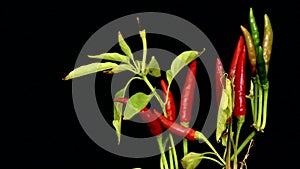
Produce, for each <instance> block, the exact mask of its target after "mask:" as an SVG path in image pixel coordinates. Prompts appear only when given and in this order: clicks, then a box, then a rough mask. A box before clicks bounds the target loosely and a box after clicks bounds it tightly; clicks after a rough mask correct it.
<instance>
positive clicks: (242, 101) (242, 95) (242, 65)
mask: <svg viewBox="0 0 300 169" xmlns="http://www.w3.org/2000/svg"><path fill="white" fill-rule="evenodd" d="M234 93H235V99H234V110H233V114H234V116H235V117H236V118H238V119H239V118H241V117H245V115H246V46H245V45H244V46H243V50H242V53H241V54H240V56H239V59H238V62H237V66H236V78H235V80H234Z"/></svg>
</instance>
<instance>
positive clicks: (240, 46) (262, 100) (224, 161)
mask: <svg viewBox="0 0 300 169" xmlns="http://www.w3.org/2000/svg"><path fill="white" fill-rule="evenodd" d="M249 26H250V31H248V29H247V27H246V26H243V25H241V26H240V28H241V34H240V36H239V37H238V38H237V39H238V40H237V44H236V48H235V50H234V52H233V56H232V60H231V64H230V69H229V70H228V72H227V71H226V70H225V69H224V67H223V64H222V61H221V59H220V58H217V60H216V63H215V64H216V69H215V70H216V74H215V82H216V88H215V90H216V103H217V106H218V109H217V110H218V112H215V113H216V114H217V117H218V118H217V122H216V132H215V133H216V135H215V141H216V143H217V144H221V145H222V147H223V148H224V149H223V151H222V152H220V151H217V149H216V148H215V147H214V144H213V143H211V141H210V140H209V139H208V138H207V137H206V136H205V135H204V134H203V133H201V132H200V131H199V130H197V129H196V128H193V126H190V125H189V123H190V121H191V117H192V115H191V112H192V105H193V103H194V100H195V98H194V97H195V95H194V93H195V84H196V77H197V66H199V64H198V63H197V62H199V61H198V60H197V58H198V57H201V55H202V54H203V52H205V48H203V50H201V51H197V50H188V51H182V53H180V54H179V55H178V56H176V57H175V58H174V60H173V61H172V63H171V65H170V68H169V70H167V71H166V72H165V74H164V76H162V74H161V72H162V71H161V70H160V66H159V63H158V61H157V60H156V58H155V56H152V57H151V59H150V61H149V62H148V63H147V62H146V61H147V57H148V56H147V40H146V35H147V34H146V30H145V29H141V30H140V31H139V35H140V37H141V41H142V44H143V54H142V60H137V59H135V57H134V55H133V53H132V51H131V48H130V47H129V45H128V44H127V43H126V41H125V39H124V38H123V36H122V33H121V32H118V40H119V46H120V48H121V50H122V51H123V53H117V52H112V53H102V54H99V55H93V56H88V57H90V58H93V59H100V60H105V62H95V63H90V64H87V65H82V66H80V67H78V68H75V69H74V70H72V71H71V72H70V73H69V74H68V75H67V76H65V77H64V78H63V80H69V79H74V78H79V77H81V76H84V75H87V74H91V73H96V72H103V73H106V74H116V73H121V72H123V71H130V72H132V73H133V74H135V76H133V77H132V78H130V79H128V81H127V83H126V85H125V86H123V87H121V88H120V89H119V91H118V92H116V93H115V94H114V98H113V100H112V102H113V105H114V106H113V110H112V112H113V118H114V120H113V121H112V125H113V126H114V127H115V131H116V137H117V143H118V144H120V143H121V132H122V130H121V126H122V122H123V121H124V120H130V119H131V118H133V117H134V116H135V115H139V116H140V117H141V119H142V120H143V121H144V122H145V123H146V124H147V126H148V129H149V131H150V133H151V134H152V135H153V136H155V137H156V138H157V143H158V149H159V150H160V156H161V158H160V161H157V162H158V163H159V164H160V168H161V169H178V168H184V169H194V168H197V167H198V166H199V164H200V162H201V161H202V160H210V161H211V162H213V163H217V164H218V165H219V166H220V168H226V169H231V168H234V169H237V168H246V167H247V166H246V159H247V157H248V155H249V150H250V148H251V145H252V144H253V140H254V137H255V135H256V133H257V132H260V133H263V132H264V129H265V127H266V121H267V106H268V92H269V90H268V89H269V81H268V70H269V63H270V58H271V52H272V43H273V31H272V26H271V22H270V20H269V17H268V15H267V14H265V15H264V27H263V28H264V30H263V32H262V36H260V32H259V30H258V26H257V24H256V21H255V17H254V14H253V9H252V8H250V12H249ZM260 38H262V40H260ZM184 67H188V68H189V70H190V71H187V74H186V79H185V82H184V86H183V88H182V94H181V98H180V104H179V105H176V102H175V98H174V96H173V94H172V92H174V91H171V85H172V82H173V80H174V78H175V77H176V75H177V74H178V73H179V72H180V71H183V68H184ZM149 77H152V78H157V79H159V82H160V87H159V88H160V89H161V90H162V91H163V96H162V95H160V94H159V92H158V88H157V87H155V86H154V85H153V84H152V83H151V80H149ZM162 77H164V78H162ZM133 80H139V81H141V82H143V83H145V84H146V86H147V87H148V88H149V89H150V91H151V92H150V93H145V92H143V91H139V92H136V93H134V94H132V95H131V96H130V97H125V93H126V91H127V90H128V87H129V85H130V84H131V83H132V81H133ZM247 89H249V91H248V90H247ZM152 99H156V101H157V102H158V103H159V105H160V107H159V108H157V107H156V108H151V106H149V103H150V101H151V100H152ZM247 99H249V100H247ZM248 101H249V102H248ZM248 103H250V104H248ZM248 107H250V109H248ZM247 110H251V112H250V113H248V112H247ZM199 113H201V112H199ZM177 114H178V116H179V121H176V117H177ZM251 116H252V118H251ZM246 120H248V121H251V123H252V125H251V126H244V124H245V121H246ZM245 127H248V128H250V129H252V132H250V133H247V134H249V136H248V137H245V138H240V133H241V132H243V131H245V132H246V131H247V132H248V131H249V130H243V128H245ZM164 131H166V132H168V134H167V135H165V134H163V132H164ZM250 131H251V130H250ZM174 135H176V136H180V137H182V139H183V140H182V145H183V149H182V150H183V153H182V154H183V156H178V152H177V151H176V146H175V143H174V140H173V136H174ZM196 140H202V141H203V142H204V143H206V145H207V146H208V148H209V149H210V150H211V151H207V152H195V151H193V150H191V149H188V143H189V142H193V141H196ZM167 143H169V145H170V146H169V147H167V146H166V145H167ZM245 147H248V149H247V150H248V151H247V152H246V155H244V157H240V154H241V152H242V151H246V149H245Z"/></svg>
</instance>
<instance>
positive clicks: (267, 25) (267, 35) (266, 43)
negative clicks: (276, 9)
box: [262, 14, 273, 74]
mask: <svg viewBox="0 0 300 169" xmlns="http://www.w3.org/2000/svg"><path fill="white" fill-rule="evenodd" d="M272 44H273V29H272V25H271V22H270V19H269V17H268V15H267V14H265V15H264V36H263V42H262V48H263V57H264V60H265V65H266V73H267V74H268V70H269V63H270V59H271V53H272Z"/></svg>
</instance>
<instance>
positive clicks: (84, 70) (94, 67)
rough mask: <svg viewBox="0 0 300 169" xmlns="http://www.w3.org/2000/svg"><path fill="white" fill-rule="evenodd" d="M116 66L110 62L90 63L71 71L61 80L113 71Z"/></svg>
mask: <svg viewBox="0 0 300 169" xmlns="http://www.w3.org/2000/svg"><path fill="white" fill-rule="evenodd" d="M117 66H118V64H116V63H112V62H104V63H100V62H96V63H90V64H87V65H83V66H80V67H78V68H75V69H74V70H73V71H71V72H70V73H69V74H68V75H67V76H66V77H65V78H63V80H69V79H74V78H77V77H80V76H84V75H87V74H92V73H96V72H100V71H104V70H108V69H113V68H115V67H117Z"/></svg>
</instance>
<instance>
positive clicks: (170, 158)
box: [169, 147, 174, 169]
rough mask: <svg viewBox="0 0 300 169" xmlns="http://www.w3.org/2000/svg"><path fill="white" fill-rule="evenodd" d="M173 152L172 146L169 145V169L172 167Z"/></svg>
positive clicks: (172, 168)
mask: <svg viewBox="0 0 300 169" xmlns="http://www.w3.org/2000/svg"><path fill="white" fill-rule="evenodd" d="M173 158H174V157H173V152H172V147H169V162H170V169H174V161H173Z"/></svg>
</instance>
